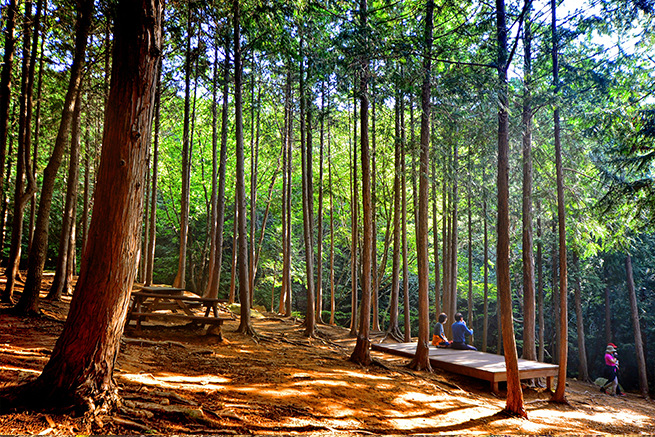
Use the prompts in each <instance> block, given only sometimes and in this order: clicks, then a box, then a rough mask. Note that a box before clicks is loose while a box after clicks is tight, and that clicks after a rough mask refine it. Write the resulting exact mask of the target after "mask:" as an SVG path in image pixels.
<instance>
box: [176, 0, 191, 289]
mask: <svg viewBox="0 0 655 437" xmlns="http://www.w3.org/2000/svg"><path fill="white" fill-rule="evenodd" d="M186 24H187V35H186V37H187V39H186V55H185V61H184V122H183V131H182V192H181V197H180V256H179V258H178V265H177V275H176V276H175V279H174V280H173V287H179V288H186V264H187V261H186V258H187V245H188V238H189V198H190V190H191V187H190V184H191V147H192V146H191V142H190V140H189V136H190V126H191V74H192V65H191V62H192V60H191V38H192V37H193V34H192V33H193V25H192V20H191V1H190V0H189V1H187V23H186Z"/></svg>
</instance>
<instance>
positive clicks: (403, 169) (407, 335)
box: [400, 70, 412, 343]
mask: <svg viewBox="0 0 655 437" xmlns="http://www.w3.org/2000/svg"><path fill="white" fill-rule="evenodd" d="M401 71H402V70H401ZM401 74H402V73H401ZM405 128H406V126H405V98H404V97H403V98H402V99H401V100H400V143H401V145H402V149H401V155H400V185H401V191H400V195H401V198H402V199H401V202H402V205H401V210H402V211H401V218H400V220H401V231H400V232H401V235H400V237H401V239H402V252H403V315H404V319H405V320H404V322H405V323H404V325H405V330H404V331H405V332H404V336H403V340H404V341H405V343H409V342H410V341H412V327H411V323H410V313H409V260H408V253H407V252H408V249H407V165H406V163H407V160H406V154H407V135H406V130H405Z"/></svg>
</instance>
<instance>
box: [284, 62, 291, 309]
mask: <svg viewBox="0 0 655 437" xmlns="http://www.w3.org/2000/svg"><path fill="white" fill-rule="evenodd" d="M289 68H291V63H289ZM291 81H292V77H291V70H289V76H288V82H287V86H288V87H289V99H288V103H289V105H290V106H289V114H288V117H289V123H288V125H287V150H286V153H287V198H286V202H287V216H286V221H287V238H286V245H287V269H288V271H287V278H286V279H287V286H286V300H285V303H286V305H285V308H284V315H285V316H287V317H291V310H292V303H293V300H292V299H293V287H292V280H291V255H292V253H291V240H292V235H293V228H292V227H291V216H292V213H291V193H292V182H293V180H292V178H291V174H292V172H293V106H292V103H293V101H292V99H293V94H292V91H291V83H292V82H291Z"/></svg>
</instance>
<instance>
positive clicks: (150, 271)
mask: <svg viewBox="0 0 655 437" xmlns="http://www.w3.org/2000/svg"><path fill="white" fill-rule="evenodd" d="M161 59H162V58H161V57H160V58H159V67H158V70H159V75H158V76H157V88H156V90H155V115H154V118H155V120H154V121H155V129H154V132H153V134H154V138H153V144H152V178H151V180H152V183H151V186H150V193H151V194H150V238H148V249H147V250H148V263H147V265H146V274H145V279H144V284H145V285H146V286H149V285H152V283H153V275H154V271H155V240H156V238H157V193H158V191H157V190H158V188H157V184H158V173H159V134H160V132H161V93H162V89H161V67H162V66H161V63H162V60H161ZM145 207H146V208H147V207H148V205H146V206H145Z"/></svg>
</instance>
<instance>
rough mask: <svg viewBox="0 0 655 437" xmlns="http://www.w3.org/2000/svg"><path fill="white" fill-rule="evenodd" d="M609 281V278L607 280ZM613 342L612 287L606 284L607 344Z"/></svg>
mask: <svg viewBox="0 0 655 437" xmlns="http://www.w3.org/2000/svg"><path fill="white" fill-rule="evenodd" d="M605 280H607V278H606V279H605ZM611 342H612V306H611V303H610V287H609V285H608V284H605V343H611Z"/></svg>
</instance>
